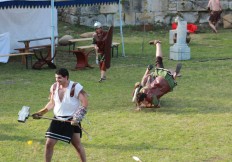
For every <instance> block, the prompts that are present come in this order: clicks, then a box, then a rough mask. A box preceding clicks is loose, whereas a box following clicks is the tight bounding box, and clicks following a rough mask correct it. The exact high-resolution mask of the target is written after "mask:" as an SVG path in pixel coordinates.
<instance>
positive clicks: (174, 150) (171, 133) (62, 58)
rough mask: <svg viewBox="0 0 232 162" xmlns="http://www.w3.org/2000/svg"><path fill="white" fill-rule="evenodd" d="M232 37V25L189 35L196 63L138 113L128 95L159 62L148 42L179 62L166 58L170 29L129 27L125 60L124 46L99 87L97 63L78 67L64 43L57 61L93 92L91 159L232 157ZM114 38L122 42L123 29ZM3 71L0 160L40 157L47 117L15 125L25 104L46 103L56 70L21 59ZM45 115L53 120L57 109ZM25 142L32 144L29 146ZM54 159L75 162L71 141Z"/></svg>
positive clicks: (166, 161) (76, 30) (24, 161)
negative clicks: (154, 105)
mask: <svg viewBox="0 0 232 162" xmlns="http://www.w3.org/2000/svg"><path fill="white" fill-rule="evenodd" d="M64 26H66V27H64ZM92 30H93V29H91V28H86V27H77V26H71V25H67V24H64V23H61V22H60V23H59V31H60V32H59V34H60V35H61V36H62V35H64V34H69V33H72V34H73V35H74V36H75V37H78V34H80V33H83V32H85V31H86V32H89V31H92ZM231 36H232V34H231V30H224V29H220V30H219V33H218V34H213V33H212V32H211V31H205V32H204V33H199V34H193V35H191V38H192V39H191V42H190V44H189V47H190V49H191V60H187V61H181V62H182V64H183V66H182V68H183V69H182V71H181V74H182V76H181V77H179V78H178V80H177V81H178V86H177V87H176V88H175V89H174V91H173V92H172V93H169V94H167V95H165V96H164V97H162V99H161V108H160V109H144V110H142V111H140V112H135V111H134V108H135V105H134V104H133V103H131V93H132V90H133V86H134V83H135V82H137V81H140V79H141V77H142V75H143V73H144V71H145V68H146V66H147V65H148V64H151V63H154V56H155V48H154V47H153V46H149V45H148V41H149V40H151V39H157V38H158V39H161V40H162V42H163V52H164V64H165V66H166V68H174V67H175V65H176V63H177V61H173V60H169V59H168V58H169V47H170V45H169V44H168V42H169V41H168V40H169V31H168V30H161V29H159V30H155V31H154V32H146V33H144V32H142V31H139V30H137V29H136V28H134V27H126V28H124V41H125V52H126V53H125V54H126V57H121V48H120V51H119V55H120V57H119V58H116V57H114V58H112V64H111V68H110V69H109V71H108V72H107V81H106V82H104V83H102V84H99V83H98V82H97V80H98V79H99V76H100V74H99V69H98V68H97V66H96V65H94V66H95V68H94V69H86V70H82V71H76V70H74V67H75V57H74V56H73V55H72V54H68V53H67V52H64V50H67V49H68V47H62V48H61V47H59V50H58V54H57V57H56V60H55V63H56V65H57V66H58V67H66V68H68V69H69V71H70V79H71V80H74V81H77V82H80V83H81V84H82V85H83V86H84V89H85V90H86V91H87V92H88V93H89V95H90V96H89V111H88V114H87V120H84V121H83V127H84V128H85V129H86V130H87V131H88V132H89V134H90V135H91V137H92V140H90V139H89V138H88V136H87V135H86V134H83V138H82V142H83V145H84V146H85V149H86V154H87V160H88V161H89V162H130V161H131V162H132V161H133V159H132V156H134V155H135V156H138V157H139V158H141V160H142V161H144V162H173V161H176V162H177V161H178V162H180V161H181V162H196V161H204V162H216V161H220V162H221V161H223V162H229V161H231V159H232V154H231V152H232V147H231V146H232V142H231V141H232V137H231V134H232V129H231V127H232V122H231V118H232V102H231V94H232V93H231V89H230V88H231V79H232V71H231V68H232V65H231V63H232V60H231V59H232V56H231ZM143 39H144V53H142V48H141V46H142V43H143ZM114 40H115V41H120V40H121V38H120V32H119V29H118V28H115V30H114ZM120 47H121V45H120ZM92 58H93V57H92ZM92 58H90V59H92ZM90 62H91V63H92V62H93V60H90ZM0 69H1V72H0V73H1V75H0V91H1V94H2V95H1V97H0V104H1V108H0V110H1V116H0V131H1V135H0V146H1V147H0V162H41V161H43V151H44V143H45V139H44V133H45V131H46V129H47V127H48V125H49V122H50V121H48V120H44V119H41V120H33V119H31V118H29V119H28V120H27V122H26V123H24V124H23V123H18V122H17V118H18V116H17V114H18V112H19V110H20V109H21V108H22V106H23V105H27V106H30V107H31V113H33V112H35V111H37V110H39V109H40V108H42V107H43V106H44V105H45V103H46V102H47V101H48V99H47V97H48V93H49V88H50V85H51V84H52V83H53V82H54V80H55V79H54V71H55V70H51V69H48V68H44V69H43V70H32V69H28V70H27V69H25V66H23V65H21V63H20V58H18V59H15V58H11V60H10V62H9V63H7V64H0ZM46 116H48V117H52V112H49V113H48V114H46ZM28 140H33V144H32V145H28V144H27V141H28ZM53 161H54V162H70V161H77V158H76V156H75V151H74V149H73V148H72V146H71V145H68V144H66V143H62V142H59V143H58V144H57V145H56V146H55V152H54V156H53Z"/></svg>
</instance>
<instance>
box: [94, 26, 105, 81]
mask: <svg viewBox="0 0 232 162" xmlns="http://www.w3.org/2000/svg"><path fill="white" fill-rule="evenodd" d="M94 28H95V33H94V34H93V44H94V48H95V50H96V63H97V64H99V69H100V73H101V77H100V80H99V82H102V81H104V80H106V69H107V68H106V65H105V53H104V48H105V42H104V38H105V37H106V35H107V31H104V30H103V29H102V24H101V23H100V22H95V24H94Z"/></svg>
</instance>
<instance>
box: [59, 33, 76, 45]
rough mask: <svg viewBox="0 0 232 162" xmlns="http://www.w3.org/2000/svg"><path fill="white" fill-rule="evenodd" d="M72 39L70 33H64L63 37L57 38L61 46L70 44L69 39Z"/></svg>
mask: <svg viewBox="0 0 232 162" xmlns="http://www.w3.org/2000/svg"><path fill="white" fill-rule="evenodd" d="M70 39H73V37H72V36H71V35H64V36H63V37H61V38H60V39H59V45H61V46H67V45H69V44H70V42H69V40H70Z"/></svg>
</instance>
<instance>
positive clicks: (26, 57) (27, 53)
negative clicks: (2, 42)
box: [0, 52, 34, 69]
mask: <svg viewBox="0 0 232 162" xmlns="http://www.w3.org/2000/svg"><path fill="white" fill-rule="evenodd" d="M32 55H34V53H32V52H26V53H12V54H6V55H0V57H7V56H9V57H12V56H22V62H23V60H25V64H26V68H27V69H28V58H30V59H31V65H32Z"/></svg>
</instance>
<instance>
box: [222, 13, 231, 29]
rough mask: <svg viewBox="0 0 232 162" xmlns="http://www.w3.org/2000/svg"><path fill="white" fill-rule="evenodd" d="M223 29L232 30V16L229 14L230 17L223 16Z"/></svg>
mask: <svg viewBox="0 0 232 162" xmlns="http://www.w3.org/2000/svg"><path fill="white" fill-rule="evenodd" d="M223 27H224V28H225V29H231V28H232V14H228V15H225V16H223Z"/></svg>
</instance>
